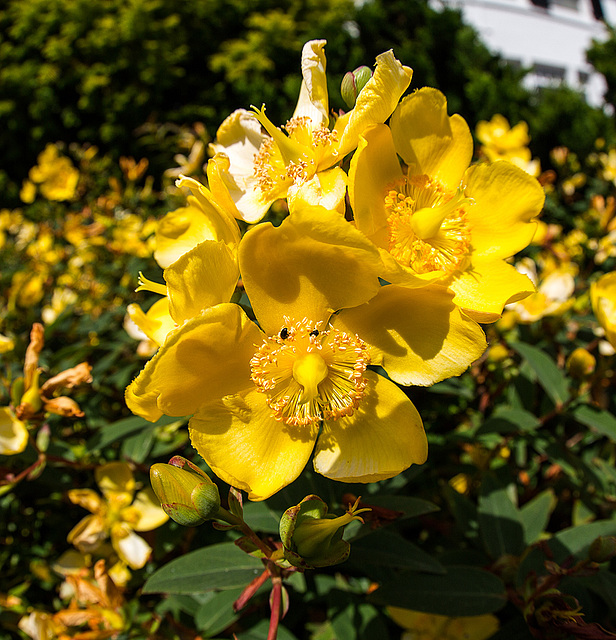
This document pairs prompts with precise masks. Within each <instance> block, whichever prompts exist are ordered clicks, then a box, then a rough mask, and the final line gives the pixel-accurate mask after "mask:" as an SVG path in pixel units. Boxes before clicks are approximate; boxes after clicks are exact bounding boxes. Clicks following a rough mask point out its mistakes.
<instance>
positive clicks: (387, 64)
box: [335, 51, 413, 159]
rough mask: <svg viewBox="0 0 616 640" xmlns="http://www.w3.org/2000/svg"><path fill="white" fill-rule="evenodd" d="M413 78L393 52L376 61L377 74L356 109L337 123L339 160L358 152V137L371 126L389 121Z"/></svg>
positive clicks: (383, 54) (358, 98) (361, 96)
mask: <svg viewBox="0 0 616 640" xmlns="http://www.w3.org/2000/svg"><path fill="white" fill-rule="evenodd" d="M412 76H413V70H412V69H410V68H409V67H405V66H403V65H402V64H401V63H400V62H399V61H398V60H396V58H395V57H394V54H393V51H386V52H385V53H381V54H380V55H378V56H377V57H376V68H375V70H374V74H373V76H372V78H370V80H368V82H367V83H366V86H365V87H364V88H363V89H362V90H361V91H360V93H359V95H358V96H357V102H356V103H355V108H354V109H353V110H352V111H350V112H349V113H348V114H346V115H345V116H343V117H342V118H339V120H338V122H337V123H336V127H335V129H336V130H338V131H340V132H342V136H341V137H340V145H339V147H338V149H337V151H338V157H339V159H342V158H344V156H345V155H346V154H347V153H349V152H350V151H353V149H355V147H356V146H357V142H358V141H359V136H360V135H361V134H362V133H363V132H364V131H365V130H366V129H367V128H368V127H369V126H370V125H372V124H380V123H383V122H385V120H387V118H389V116H390V115H391V114H392V112H393V110H394V109H395V108H396V105H397V104H398V100H400V96H401V95H402V94H403V93H404V92H405V91H406V89H407V87H408V86H409V84H410V83H411V78H412Z"/></svg>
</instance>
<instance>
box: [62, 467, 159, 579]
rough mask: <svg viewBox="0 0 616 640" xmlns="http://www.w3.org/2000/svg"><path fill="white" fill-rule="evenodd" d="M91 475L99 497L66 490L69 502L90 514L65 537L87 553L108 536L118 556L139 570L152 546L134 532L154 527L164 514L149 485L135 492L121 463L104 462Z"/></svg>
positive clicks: (81, 491)
mask: <svg viewBox="0 0 616 640" xmlns="http://www.w3.org/2000/svg"><path fill="white" fill-rule="evenodd" d="M95 476H96V482H97V484H98V486H99V488H100V490H101V492H102V494H103V498H101V497H100V496H99V495H98V494H97V493H96V492H95V491H93V490H92V489H72V490H71V491H69V492H68V497H69V499H70V500H71V502H73V503H74V504H78V505H79V506H80V507H83V508H84V509H87V510H88V511H90V512H91V514H92V515H89V516H86V517H85V518H84V519H83V520H81V522H79V523H78V524H77V525H76V526H75V527H73V529H72V530H71V532H70V533H69V534H68V538H67V539H68V541H69V542H71V543H72V544H74V545H75V546H76V547H77V549H79V551H81V552H82V553H91V552H93V551H95V550H96V549H98V548H99V547H100V546H101V544H102V543H103V541H104V540H106V539H107V538H108V537H110V538H111V544H112V546H113V548H114V550H115V552H116V553H117V554H118V556H119V557H120V559H121V560H122V561H123V562H125V563H126V564H127V565H128V566H129V567H131V568H132V569H140V568H141V567H143V566H144V565H145V563H146V562H147V560H148V558H149V557H150V553H151V552H152V549H151V548H150V545H149V544H148V543H147V542H146V541H145V540H144V539H143V538H142V537H141V536H138V535H137V534H136V533H135V531H151V530H152V529H156V528H157V527H160V526H161V525H162V524H164V523H165V522H166V521H167V519H168V516H167V514H166V513H165V512H164V511H163V510H162V509H161V508H160V505H159V503H158V500H157V499H156V496H155V495H154V492H153V491H152V490H151V489H150V488H147V489H143V490H141V491H139V492H138V493H137V494H136V495H135V488H136V484H135V479H134V477H133V473H132V471H131V470H130V467H129V466H128V464H126V463H125V462H110V463H109V464H105V465H103V466H102V467H99V468H98V469H97V470H96V472H95Z"/></svg>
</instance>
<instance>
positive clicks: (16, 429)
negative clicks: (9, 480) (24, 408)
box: [0, 407, 28, 456]
mask: <svg viewBox="0 0 616 640" xmlns="http://www.w3.org/2000/svg"><path fill="white" fill-rule="evenodd" d="M27 444H28V429H27V428H26V425H25V424H24V423H23V422H22V421H21V420H19V419H18V418H17V416H16V415H15V414H14V413H13V411H12V409H11V408H10V407H0V455H3V456H12V455H15V454H17V453H21V452H22V451H23V450H24V449H25V448H26V445H27Z"/></svg>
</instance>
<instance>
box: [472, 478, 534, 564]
mask: <svg viewBox="0 0 616 640" xmlns="http://www.w3.org/2000/svg"><path fill="white" fill-rule="evenodd" d="M478 517H479V533H480V535H481V538H482V540H483V544H484V546H485V548H486V551H487V552H488V553H489V554H490V556H492V558H494V559H496V558H500V557H501V556H503V555H505V554H508V553H509V554H512V555H514V556H517V555H519V554H521V553H522V551H523V550H524V547H525V544H524V527H523V525H522V519H521V517H520V512H519V511H518V508H517V507H516V505H514V504H513V502H512V501H511V498H510V497H509V493H508V491H507V487H505V486H503V485H502V484H500V483H499V482H498V480H497V479H496V478H495V477H494V476H491V475H487V476H486V477H485V478H484V480H483V482H482V484H481V494H480V496H479V509H478Z"/></svg>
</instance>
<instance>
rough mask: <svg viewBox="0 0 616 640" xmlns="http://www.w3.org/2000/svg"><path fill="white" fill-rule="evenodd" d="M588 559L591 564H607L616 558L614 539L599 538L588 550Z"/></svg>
mask: <svg viewBox="0 0 616 640" xmlns="http://www.w3.org/2000/svg"><path fill="white" fill-rule="evenodd" d="M588 557H589V558H590V559H591V560H592V561H593V562H607V561H608V560H611V559H612V558H614V557H616V538H614V536H606V537H604V536H599V537H598V538H597V539H596V540H594V541H593V543H592V544H591V545H590V547H589V548H588Z"/></svg>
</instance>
